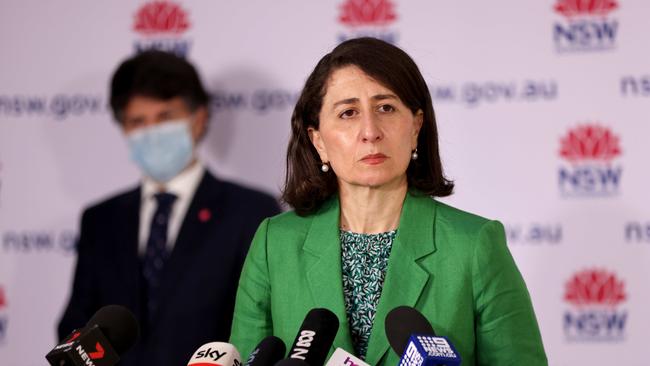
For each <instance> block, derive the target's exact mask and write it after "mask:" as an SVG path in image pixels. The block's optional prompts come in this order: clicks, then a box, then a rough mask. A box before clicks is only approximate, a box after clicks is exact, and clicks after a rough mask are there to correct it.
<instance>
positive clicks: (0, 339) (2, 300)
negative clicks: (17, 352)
mask: <svg viewBox="0 0 650 366" xmlns="http://www.w3.org/2000/svg"><path fill="white" fill-rule="evenodd" d="M8 323H9V317H8V316H7V297H6V295H5V291H4V288H3V287H2V286H0V345H2V343H4V340H5V339H6V338H7V326H8Z"/></svg>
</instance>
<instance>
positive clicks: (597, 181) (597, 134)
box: [558, 124, 623, 197]
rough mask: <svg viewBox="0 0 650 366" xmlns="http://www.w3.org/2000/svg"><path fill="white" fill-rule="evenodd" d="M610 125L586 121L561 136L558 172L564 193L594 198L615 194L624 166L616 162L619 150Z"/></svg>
mask: <svg viewBox="0 0 650 366" xmlns="http://www.w3.org/2000/svg"><path fill="white" fill-rule="evenodd" d="M619 140H620V139H619V137H618V136H616V135H615V134H614V133H613V132H612V131H611V130H610V129H609V128H606V127H603V126H600V125H597V124H586V125H582V126H578V127H575V128H573V129H570V130H569V131H568V132H567V134H566V135H565V136H564V137H562V138H561V139H560V151H559V155H560V157H561V158H562V159H564V161H565V163H564V164H562V165H561V166H560V168H559V171H558V184H559V187H560V192H561V194H562V195H563V196H566V197H572V196H573V197H574V196H582V197H595V196H613V195H616V194H618V190H619V186H620V183H621V176H622V175H623V167H622V166H621V165H620V164H615V160H616V159H617V158H618V157H620V155H621V153H622V150H621V147H620V142H619Z"/></svg>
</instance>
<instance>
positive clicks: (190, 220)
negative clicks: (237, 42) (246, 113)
mask: <svg viewBox="0 0 650 366" xmlns="http://www.w3.org/2000/svg"><path fill="white" fill-rule="evenodd" d="M110 93H111V100H110V103H111V108H112V110H113V114H114V116H115V119H116V121H117V122H118V123H119V125H120V127H121V129H122V130H123V132H124V135H125V137H126V139H127V142H128V145H129V149H130V153H131V157H132V159H133V160H134V162H135V163H136V164H137V166H138V167H139V169H140V170H141V172H142V175H143V178H142V181H141V183H140V184H139V185H138V187H136V188H135V189H131V190H129V191H126V192H124V193H121V194H118V195H117V196H114V197H111V198H109V199H107V200H105V201H103V202H100V203H98V204H96V205H93V206H92V207H90V208H87V209H86V210H85V211H84V213H83V216H82V219H81V231H80V237H79V242H78V261H77V267H76V271H75V275H74V284H73V287H72V295H71V297H70V301H69V303H68V306H67V308H66V309H65V313H64V315H63V318H62V319H61V322H60V324H59V328H58V333H59V337H60V338H63V337H65V336H66V335H67V334H68V333H69V332H71V331H72V330H73V329H75V328H79V327H82V326H83V325H84V324H85V323H86V322H87V321H88V319H89V318H90V317H91V316H92V314H93V313H94V312H95V311H96V310H98V309H99V308H100V307H102V306H104V305H107V304H120V305H124V306H126V307H127V308H129V309H131V311H133V313H134V314H135V316H136V318H137V319H138V321H139V323H140V327H141V336H140V340H139V342H138V343H137V344H136V346H135V347H134V348H133V349H132V350H131V351H129V352H127V354H126V355H125V356H124V357H123V362H122V363H121V365H158V366H161V365H174V366H177V365H185V364H186V363H187V362H188V360H189V358H190V357H191V355H192V353H193V352H194V350H196V348H198V347H199V346H200V345H202V344H203V343H206V342H209V341H227V339H228V337H229V333H230V326H231V321H232V313H233V303H234V299H235V290H236V288H237V282H238V279H239V274H240V270H241V267H242V264H243V261H244V258H245V256H246V252H247V250H248V247H249V244H250V241H251V239H252V237H253V234H254V232H255V230H256V229H257V226H258V224H259V223H260V222H261V220H262V219H263V218H265V217H268V216H273V215H275V214H277V213H278V212H279V211H280V210H279V207H278V205H277V203H276V201H275V200H274V199H273V198H272V197H270V196H268V195H266V194H263V193H260V192H257V191H254V190H251V189H247V188H244V187H241V186H239V185H236V184H233V183H228V182H225V181H221V180H219V179H217V178H215V177H214V176H213V175H212V174H211V173H210V172H209V171H207V170H206V169H205V167H204V165H203V164H202V163H201V162H200V161H199V160H198V158H197V155H196V146H197V144H198V142H199V141H200V140H201V138H202V137H203V136H204V135H205V132H206V125H207V123H208V119H209V113H208V102H209V98H208V94H207V93H206V91H205V89H204V87H203V85H202V84H201V81H200V79H199V76H198V74H197V72H196V70H195V69H194V67H193V66H192V65H191V64H190V63H188V62H187V61H186V60H185V59H183V58H180V57H177V56H174V55H172V54H168V53H164V52H160V51H146V52H143V53H141V54H138V55H137V56H135V57H132V58H130V59H128V60H126V61H124V62H123V63H122V64H121V65H120V66H119V67H118V69H117V71H116V72H115V74H114V75H113V79H112V83H111V91H110ZM107 168H108V167H107Z"/></svg>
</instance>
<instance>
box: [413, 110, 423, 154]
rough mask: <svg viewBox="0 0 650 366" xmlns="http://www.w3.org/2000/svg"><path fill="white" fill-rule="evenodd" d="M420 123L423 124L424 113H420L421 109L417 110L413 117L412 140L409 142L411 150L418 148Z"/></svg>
mask: <svg viewBox="0 0 650 366" xmlns="http://www.w3.org/2000/svg"><path fill="white" fill-rule="evenodd" d="M422 123H424V112H422V110H421V109H418V110H417V112H415V115H414V116H413V139H412V140H411V149H415V148H416V147H417V146H418V136H419V135H420V129H421V128H422Z"/></svg>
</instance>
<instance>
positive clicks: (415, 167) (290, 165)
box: [282, 38, 454, 216]
mask: <svg viewBox="0 0 650 366" xmlns="http://www.w3.org/2000/svg"><path fill="white" fill-rule="evenodd" d="M345 66H356V67H358V68H360V69H361V70H363V72H365V73H366V74H367V75H368V76H370V77H371V78H373V79H374V80H376V81H377V82H379V83H380V84H382V85H384V86H385V87H387V88H388V89H390V90H391V91H393V92H395V93H396V94H397V96H398V97H399V98H400V100H401V101H402V102H403V103H404V104H405V105H406V106H407V107H408V108H409V109H410V110H411V112H413V113H414V114H415V113H416V112H417V111H418V110H422V112H423V113H424V116H423V117H424V118H423V123H422V128H421V129H420V134H419V135H418V156H419V157H418V159H417V160H412V161H411V163H410V164H409V167H408V168H407V170H406V176H407V181H408V185H409V188H410V189H411V188H415V189H417V190H419V191H421V192H422V193H423V194H426V195H429V196H437V197H445V196H448V195H450V194H451V193H452V191H453V188H454V184H453V182H452V181H450V180H448V179H447V178H445V176H444V174H443V171H442V163H441V161H440V153H439V149H438V132H437V128H436V119H435V116H434V113H433V104H432V102H431V95H430V93H429V88H428V87H427V84H426V82H425V81H424V78H423V77H422V74H420V70H419V69H418V67H417V65H416V64H415V62H414V61H413V60H412V59H411V57H410V56H409V55H407V54H406V52H404V51H402V50H401V49H399V48H398V47H396V46H394V45H392V44H390V43H387V42H384V41H381V40H378V39H375V38H356V39H351V40H348V41H345V42H343V43H341V44H340V45H338V46H337V47H336V48H334V50H332V52H330V53H328V54H327V55H325V56H324V57H323V58H322V59H321V60H320V61H319V62H318V64H317V65H316V68H315V69H314V71H313V72H312V73H311V75H309V78H307V81H306V82H305V86H304V88H303V90H302V93H301V94H300V97H299V98H298V101H297V103H296V107H295V108H294V110H293V115H292V116H291V137H290V141H289V147H288V149H287V172H286V178H285V186H284V189H283V192H282V199H283V200H284V201H285V202H286V203H288V204H289V205H291V206H292V207H293V208H294V209H295V211H296V213H297V214H298V215H301V216H304V215H308V214H310V213H313V212H315V211H316V210H317V209H318V208H319V207H320V205H321V204H322V203H323V202H324V201H326V200H327V199H328V198H330V197H331V196H332V195H334V194H336V193H337V192H338V182H337V179H336V175H335V174H334V173H333V172H332V170H331V169H330V171H329V172H327V173H323V172H322V171H321V169H320V168H321V164H322V163H321V161H320V157H319V155H318V153H317V151H316V149H315V148H314V146H313V145H312V143H311V140H310V139H309V134H308V132H307V129H308V128H309V127H313V128H314V129H316V130H318V126H319V120H318V116H319V114H320V110H321V107H322V104H323V97H324V96H325V94H326V92H327V90H326V89H327V88H326V87H327V82H328V80H329V78H330V76H331V75H332V73H333V72H334V71H336V70H337V69H340V68H342V67H345Z"/></svg>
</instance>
